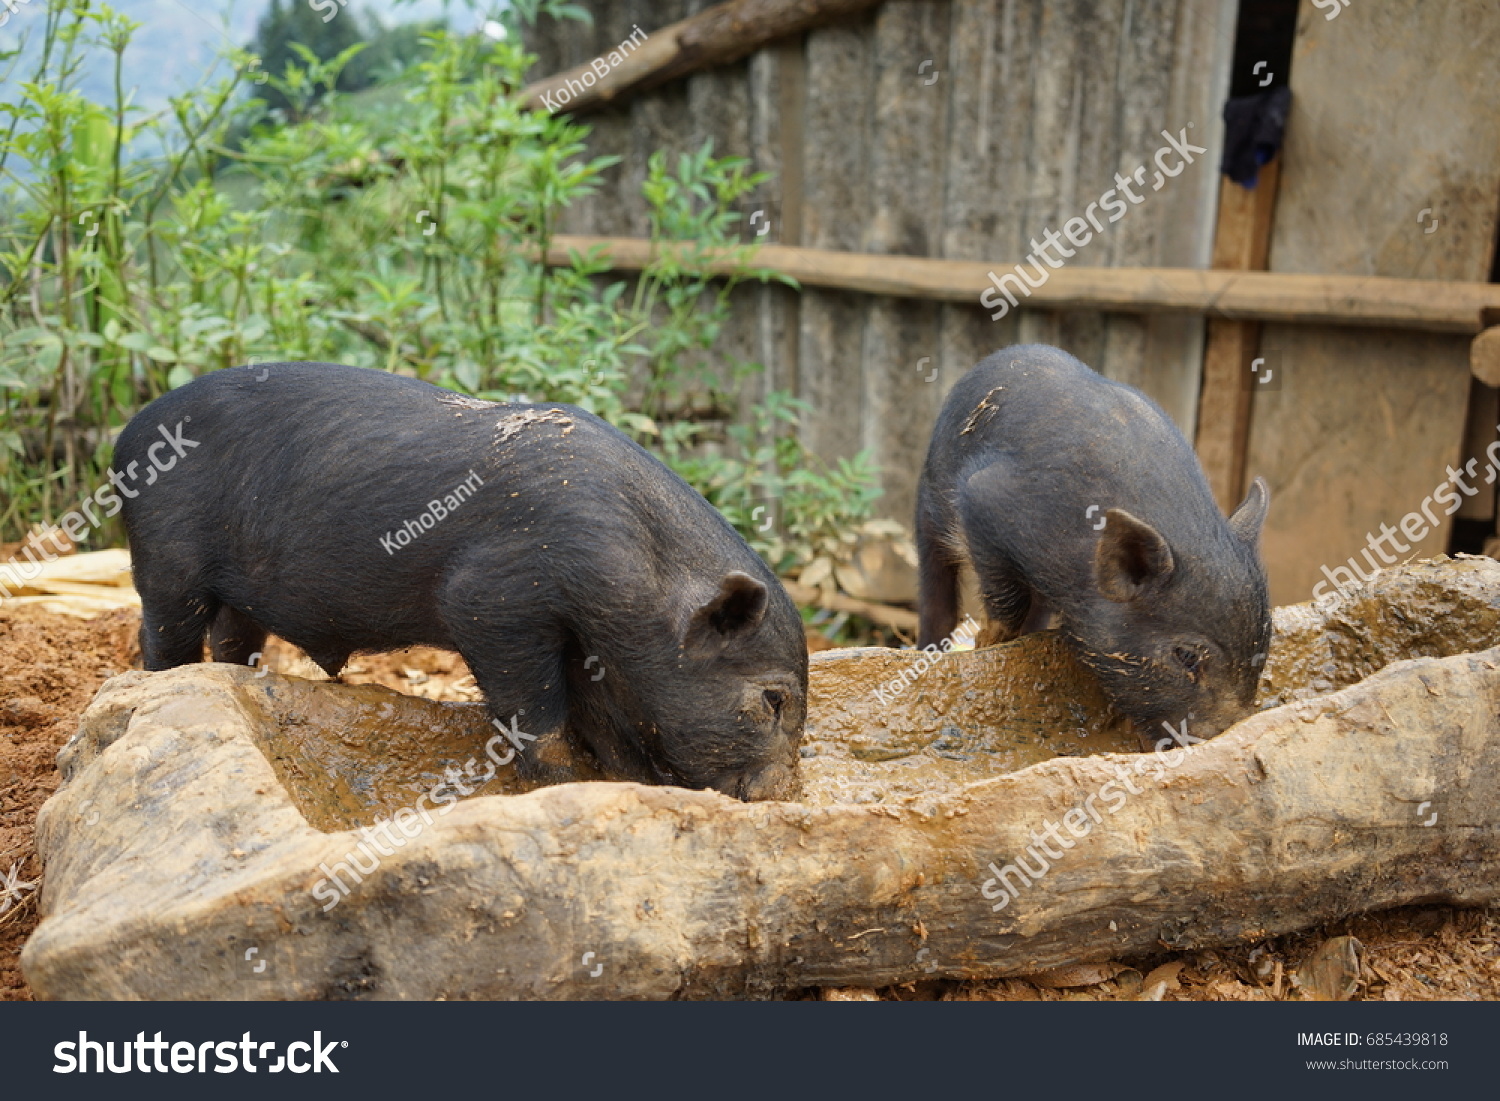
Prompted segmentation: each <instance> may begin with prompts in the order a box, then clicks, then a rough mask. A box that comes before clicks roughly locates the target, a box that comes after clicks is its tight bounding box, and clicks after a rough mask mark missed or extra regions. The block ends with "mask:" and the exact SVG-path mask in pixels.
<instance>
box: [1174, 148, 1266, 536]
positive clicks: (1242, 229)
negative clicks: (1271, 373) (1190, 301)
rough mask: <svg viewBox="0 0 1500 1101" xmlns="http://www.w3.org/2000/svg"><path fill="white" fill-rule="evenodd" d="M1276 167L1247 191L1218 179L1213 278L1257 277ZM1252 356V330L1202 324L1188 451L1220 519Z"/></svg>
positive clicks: (1236, 478) (1238, 486) (1244, 325)
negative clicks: (1193, 450)
mask: <svg viewBox="0 0 1500 1101" xmlns="http://www.w3.org/2000/svg"><path fill="white" fill-rule="evenodd" d="M1280 179H1281V160H1280V158H1279V157H1278V158H1276V159H1275V160H1273V161H1271V163H1270V164H1268V165H1266V166H1265V167H1263V168H1262V169H1261V170H1260V179H1259V180H1258V181H1257V183H1256V185H1255V187H1254V188H1244V187H1241V186H1240V185H1239V184H1237V183H1235V182H1233V181H1232V180H1230V179H1229V177H1227V176H1225V177H1223V178H1222V179H1221V180H1220V181H1219V220H1218V225H1217V227H1216V228H1215V231H1214V252H1213V267H1214V269H1215V270H1218V271H1265V270H1266V256H1267V252H1268V250H1269V247H1270V243H1271V221H1272V213H1273V211H1274V209H1275V206H1276V185H1277V184H1278V183H1279V182H1280ZM1259 349H1260V323H1259V322H1257V321H1226V320H1222V319H1219V318H1210V319H1209V321H1208V337H1207V341H1206V343H1205V346H1204V350H1203V387H1202V390H1201V391H1200V392H1199V395H1198V432H1197V439H1196V441H1195V442H1196V446H1197V450H1198V459H1199V461H1200V462H1201V463H1202V464H1203V472H1204V473H1205V474H1206V475H1207V476H1208V484H1209V485H1210V486H1211V487H1212V488H1213V491H1214V498H1215V499H1216V500H1217V501H1218V502H1219V507H1220V508H1222V509H1223V510H1224V511H1225V512H1228V511H1230V510H1231V509H1233V508H1234V507H1235V505H1237V504H1239V500H1240V496H1241V494H1243V493H1244V488H1245V452H1246V449H1247V447H1248V444H1249V440H1250V413H1251V399H1252V397H1253V396H1254V392H1253V391H1252V390H1251V388H1250V383H1251V379H1250V366H1251V362H1252V361H1253V360H1254V358H1255V356H1256V355H1257V354H1258V353H1259Z"/></svg>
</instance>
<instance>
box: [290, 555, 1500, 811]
mask: <svg viewBox="0 0 1500 1101" xmlns="http://www.w3.org/2000/svg"><path fill="white" fill-rule="evenodd" d="M1497 644H1500V563H1497V562H1495V561H1494V560H1492V559H1488V558H1470V557H1461V558H1459V559H1458V560H1456V561H1452V560H1442V559H1435V560H1431V561H1428V562H1421V563H1416V564H1413V565H1409V566H1406V567H1404V568H1401V569H1397V570H1392V571H1388V572H1386V573H1384V574H1381V575H1379V576H1378V577H1377V578H1376V579H1375V580H1374V581H1373V582H1372V583H1371V584H1369V585H1368V586H1366V587H1365V588H1363V589H1362V590H1360V591H1358V592H1356V593H1354V594H1352V595H1351V596H1349V597H1348V598H1346V599H1344V600H1343V601H1342V602H1341V603H1340V604H1339V605H1338V606H1337V607H1334V608H1331V609H1329V608H1325V609H1319V608H1317V607H1315V606H1313V605H1308V604H1303V605H1294V606H1291V607H1286V608H1278V609H1277V610H1276V613H1275V636H1274V639H1273V642H1272V650H1271V655H1270V658H1269V659H1268V661H1267V666H1266V674H1265V676H1264V677H1263V679H1262V682H1261V687H1260V692H1259V697H1258V700H1257V704H1258V706H1259V707H1260V708H1268V707H1275V706H1279V705H1281V704H1284V703H1290V702H1293V701H1295V700H1298V699H1305V698H1308V697H1311V696H1317V695H1324V694H1327V693H1329V692H1332V691H1335V690H1337V689H1339V688H1343V687H1346V686H1348V685H1350V684H1354V683H1356V682H1358V681H1359V680H1362V679H1363V678H1364V677H1366V676H1369V675H1370V674H1372V673H1374V672H1376V671H1378V670H1379V669H1381V668H1383V667H1385V666H1386V665H1388V664H1390V663H1391V662H1393V661H1399V660H1402V659H1405V658H1411V657H1419V656H1429V657H1446V656H1450V655H1452V654H1457V653H1463V652H1466V651H1475V650H1483V649H1487V648H1489V647H1491V646H1494V645H1497ZM919 663H920V665H921V671H920V672H919V673H918V672H917V669H918V668H919ZM908 670H910V671H912V674H913V675H911V676H908V677H906V678H903V677H902V674H903V672H906V671H908ZM299 671H301V670H299ZM809 682H810V683H809V691H808V725H807V732H806V736H805V739H804V744H803V750H802V755H803V759H802V773H803V796H802V801H803V802H806V803H809V804H812V805H815V806H828V805H832V804H838V803H856V804H863V803H887V804H906V805H912V806H917V807H921V806H924V805H925V804H927V803H929V802H931V801H932V800H934V799H936V798H939V797H941V796H943V795H946V794H949V793H951V792H953V791H954V790H956V789H958V788H961V787H963V786H965V785H967V784H970V783H974V782H976V781H979V780H985V779H989V778H992V777H995V776H999V775H1003V774H1005V773H1008V772H1014V771H1016V770H1018V769H1022V768H1025V767H1027V766H1029V765H1032V764H1036V763H1038V762H1040V761H1044V760H1048V759H1050V758H1053V757H1057V756H1081V755H1085V754H1093V753H1129V752H1136V751H1138V749H1139V746H1140V743H1139V741H1138V738H1137V736H1136V734H1135V732H1134V730H1133V728H1132V727H1131V726H1130V724H1129V723H1128V722H1126V721H1125V720H1123V719H1122V718H1121V717H1120V716H1119V715H1117V714H1116V713H1114V712H1113V711H1112V710H1111V709H1110V707H1109V706H1108V705H1107V703H1106V702H1105V701H1104V699H1103V697H1102V695H1101V694H1100V691H1099V688H1098V686H1097V684H1096V682H1095V681H1094V680H1093V679H1092V677H1091V676H1090V674H1088V672H1087V671H1086V670H1084V669H1083V668H1082V667H1081V666H1080V665H1079V664H1078V662H1077V661H1076V660H1075V659H1074V657H1073V656H1072V653H1071V651H1070V650H1069V649H1068V647H1067V646H1066V645H1065V643H1064V642H1063V641H1062V639H1061V637H1060V636H1059V635H1058V634H1057V633H1055V632H1050V631H1049V632H1042V633H1040V634H1036V635H1031V636H1028V637H1026V638H1023V639H1020V640H1018V641H1016V642H1013V643H1009V644H1006V645H1003V646H996V647H989V648H986V649H983V650H978V651H955V652H953V653H951V654H944V655H940V656H933V657H931V658H928V659H924V658H923V656H922V655H920V654H918V653H916V652H914V651H910V650H906V651H901V650H890V649H879V648H864V649H848V650H831V651H824V652H821V653H818V654H815V655H813V657H812V659H811V668H810V676H809ZM295 683H296V682H290V683H289V682H284V681H282V682H278V681H268V683H267V689H268V691H269V692H270V693H271V696H272V698H273V700H274V701H275V703H276V710H275V714H276V722H275V724H274V725H272V726H270V727H269V728H267V729H265V730H264V731H263V732H262V736H263V739H264V740H263V743H262V744H263V748H264V750H265V752H266V754H267V756H268V757H269V758H270V759H271V761H272V764H273V765H274V766H275V768H276V770H277V773H278V775H279V776H280V777H281V779H282V781H283V783H284V784H285V785H286V786H287V788H288V790H289V792H291V794H292V796H293V798H294V799H295V800H296V802H297V803H298V804H299V806H300V807H301V808H302V809H303V812H304V813H305V814H306V815H307V817H308V820H309V822H311V823H312V824H313V825H314V826H315V827H317V828H319V829H323V830H337V829H344V828H348V827H350V826H355V825H368V824H371V823H372V822H374V821H375V820H376V818H377V817H380V816H388V815H391V814H394V813H395V812H396V811H397V810H399V809H401V808H402V807H409V806H411V805H412V804H413V802H414V801H415V800H416V799H417V798H418V797H419V796H420V795H421V794H422V793H423V792H427V793H432V792H434V791H435V790H441V787H442V785H445V784H453V783H454V782H455V781H456V783H457V785H458V786H457V787H454V788H450V789H449V790H452V791H454V792H455V793H456V794H458V795H462V796H465V797H467V796H469V795H509V794H518V793H521V792H524V791H526V790H529V786H528V785H527V784H526V783H525V782H524V781H522V780H521V779H520V778H519V777H518V776H516V774H515V770H514V768H513V767H510V766H509V765H506V766H502V767H499V768H492V767H491V765H490V763H489V761H487V759H486V754H485V750H484V747H485V742H486V740H487V739H489V738H491V737H492V736H494V735H495V734H496V728H495V727H494V726H492V725H490V723H489V720H488V716H487V715H486V713H485V711H484V709H483V706H482V705H480V704H477V703H449V704H447V706H446V707H445V708H444V710H443V711H441V712H435V711H433V710H431V709H421V710H420V711H419V710H416V709H413V708H410V707H405V706H401V704H402V702H403V701H402V700H401V698H400V697H399V696H397V695H395V694H394V693H391V692H389V691H386V690H385V689H382V688H380V687H377V686H374V685H366V686H355V687H347V688H343V689H341V690H340V692H341V695H343V696H344V697H346V701H345V702H343V703H342V704H339V705H336V704H334V703H333V702H332V701H331V700H329V699H327V698H326V697H324V696H321V695H320V694H319V693H317V692H309V691H305V690H304V689H302V688H299V687H293V685H295ZM309 687H310V686H309ZM350 694H353V695H354V697H355V700H354V702H355V708H354V714H355V718H354V721H353V722H350V721H349V710H348V702H347V697H348V696H349V695H350ZM335 714H337V715H339V719H338V720H335V719H334V715H335ZM521 728H522V729H523V730H524V723H523V724H522V727H521ZM1189 733H1191V730H1189ZM509 748H510V747H509V744H508V743H499V744H498V745H497V747H496V753H498V754H499V755H500V757H501V758H502V760H503V759H506V758H507V753H508V751H509ZM577 774H578V778H580V779H599V778H601V777H600V776H599V775H598V774H597V773H595V772H592V771H590V770H589V769H588V768H587V767H586V766H584V765H579V766H577Z"/></svg>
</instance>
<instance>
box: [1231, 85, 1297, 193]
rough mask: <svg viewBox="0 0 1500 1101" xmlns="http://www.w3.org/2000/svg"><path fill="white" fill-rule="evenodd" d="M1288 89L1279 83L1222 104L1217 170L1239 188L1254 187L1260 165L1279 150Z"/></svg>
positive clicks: (1289, 94)
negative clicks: (1221, 147)
mask: <svg viewBox="0 0 1500 1101" xmlns="http://www.w3.org/2000/svg"><path fill="white" fill-rule="evenodd" d="M1291 106H1292V90H1291V88H1289V87H1288V86H1287V85H1285V84H1283V85H1282V86H1281V87H1279V88H1271V89H1268V90H1267V91H1264V92H1257V93H1256V94H1255V95H1253V96H1235V97H1234V98H1232V99H1230V100H1229V101H1228V102H1227V103H1225V104H1224V160H1223V163H1222V164H1220V165H1219V171H1220V172H1223V173H1224V175H1226V176H1228V177H1229V178H1230V179H1231V180H1233V181H1234V182H1235V183H1237V184H1239V185H1240V186H1241V187H1254V186H1255V179H1256V177H1257V176H1258V175H1259V174H1260V166H1261V165H1263V164H1266V163H1267V162H1269V161H1270V159H1271V158H1272V157H1274V156H1275V155H1276V151H1277V150H1278V149H1280V148H1281V140H1282V138H1283V137H1284V136H1285V135H1286V116H1287V112H1288V111H1289V110H1290V109H1291Z"/></svg>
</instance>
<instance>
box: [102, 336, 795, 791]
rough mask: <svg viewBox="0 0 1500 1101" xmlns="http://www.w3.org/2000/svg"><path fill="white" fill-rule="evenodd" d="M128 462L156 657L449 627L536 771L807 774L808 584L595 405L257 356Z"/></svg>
mask: <svg viewBox="0 0 1500 1101" xmlns="http://www.w3.org/2000/svg"><path fill="white" fill-rule="evenodd" d="M164 437H166V438H169V439H170V438H175V439H176V440H177V445H176V451H175V452H174V451H173V450H172V449H170V448H165V447H164V446H163V439H164ZM113 470H114V473H113V475H112V480H113V481H114V482H115V484H116V485H117V486H119V487H120V490H121V493H122V494H123V495H124V496H125V504H124V520H125V525H126V530H127V532H128V534H129V537H130V549H131V554H132V556H133V562H134V572H135V584H136V588H137V589H138V590H139V591H140V595H141V601H142V622H141V652H142V655H143V657H144V663H145V667H146V668H147V669H170V668H172V667H174V666H178V665H183V664H186V663H189V662H195V661H199V660H201V659H202V656H203V640H204V636H205V634H207V635H208V636H209V642H210V649H211V651H212V653H213V656H214V659H215V660H216V661H229V662H240V663H247V662H251V661H252V659H253V658H254V656H255V654H256V652H257V651H259V650H261V649H262V648H263V646H264V644H265V638H266V633H267V632H268V631H269V632H272V633H274V634H276V635H278V636H280V637H281V638H284V639H286V640H287V641H288V642H291V643H293V644H295V645H297V646H300V647H301V648H302V649H303V650H305V651H306V652H307V654H308V655H309V656H311V657H312V659H313V660H314V661H316V662H317V663H318V664H319V665H320V666H322V667H323V668H324V669H325V670H327V672H328V673H329V675H330V676H336V675H337V674H338V672H339V670H340V669H341V668H342V667H343V666H344V663H345V662H346V661H347V660H348V659H349V657H350V655H351V654H354V653H356V652H367V651H384V650H393V649H398V648H401V647H406V646H412V645H418V644H420V645H427V646H436V647H441V648H445V649H449V650H456V651H458V652H459V653H460V654H462V655H463V657H464V659H465V660H466V661H467V662H468V664H469V668H470V670H471V671H472V672H473V674H474V678H475V680H476V682H477V683H478V685H479V688H480V689H481V691H482V692H483V693H484V696H485V700H486V702H487V704H488V706H489V709H490V711H491V712H492V714H493V715H494V716H495V718H496V719H497V720H499V721H500V722H501V723H502V724H503V725H506V729H508V730H512V731H516V730H518V731H519V732H520V734H522V735H529V736H530V737H532V738H534V739H537V740H536V741H535V743H534V744H527V745H526V750H525V752H523V753H521V754H520V755H519V757H518V758H517V759H518V761H519V762H520V767H521V768H522V770H523V774H525V775H528V776H531V777H533V778H539V779H554V780H555V779H564V778H566V777H567V775H568V773H567V772H566V770H565V769H564V767H563V765H562V764H561V762H563V761H565V760H567V759H569V757H570V756H571V755H572V754H574V753H576V752H578V751H579V750H582V751H583V754H584V757H583V759H584V760H587V758H588V755H589V754H592V756H593V758H594V759H595V760H596V761H597V762H598V763H599V765H601V766H602V767H603V768H604V769H605V771H606V772H608V773H610V774H612V775H615V776H619V777H623V778H629V779H636V780H640V781H643V782H647V783H652V782H654V783H675V784H681V785H685V786H688V787H694V788H703V787H711V788H716V789H717V790H719V791H722V792H725V793H726V794H730V795H734V796H737V797H739V798H741V799H765V798H786V797H791V796H793V795H794V794H795V793H796V790H797V784H796V763H797V753H798V742H799V740H800V738H801V733H802V727H803V722H804V719H805V711H804V702H805V700H806V694H807V649H806V642H805V638H804V635H803V630H802V623H801V619H800V617H799V615H798V613H797V609H796V607H795V605H793V603H792V601H791V599H790V598H789V597H788V596H787V594H786V591H785V590H784V589H783V588H782V587H781V585H780V583H779V582H778V581H777V579H776V577H775V575H774V574H773V573H772V572H771V571H770V570H769V569H768V568H767V567H766V566H765V564H764V563H763V562H762V561H761V560H760V558H759V557H758V556H757V555H756V554H755V552H754V551H752V550H751V549H750V547H749V545H748V544H746V542H745V541H744V540H743V539H742V538H740V536H739V534H738V533H737V532H735V530H734V529H733V528H732V527H730V525H729V524H728V523H727V522H726V521H725V520H724V519H723V517H721V516H720V515H719V513H718V512H717V511H715V510H714V508H713V507H712V506H711V505H709V503H708V502H707V501H705V500H704V499H703V498H702V497H701V496H699V495H698V494H697V493H696V492H694V490H693V489H692V488H691V487H690V486H688V484H687V483H686V482H684V481H683V480H682V479H681V478H679V477H677V475H675V474H674V473H672V471H670V470H669V469H668V468H667V467H666V466H664V465H663V464H662V463H661V462H659V461H658V460H656V459H655V458H653V457H652V456H651V455H650V454H648V453H647V452H646V451H645V450H644V449H642V448H640V447H638V446H637V445H636V444H635V443H633V442H632V441H631V440H630V439H629V438H627V437H626V436H625V435H623V434H622V433H620V432H619V431H617V430H616V429H615V428H613V427H611V426H610V425H608V424H606V423H605V422H604V421H602V420H600V419H599V418H598V417H595V416H593V415H591V414H589V413H586V412H584V411H583V410H581V409H577V408H574V407H572V406H567V405H521V404H496V403H490V402H480V401H476V400H474V399H471V398H467V397H463V396H460V395H458V394H454V393H451V392H449V391H447V390H442V389H439V388H438V387H436V386H431V385H429V384H427V383H425V382H419V381H417V380H415V379H410V378H402V377H400V376H397V375H391V374H387V373H385V372H383V371H375V370H368V369H365V368H359V367H344V366H337V365H332V364H324V363H272V364H262V365H259V366H254V367H235V368H230V369H227V370H222V371H215V372H213V373H212V374H209V375H205V376H204V377H202V378H200V379H197V380H196V381H194V382H191V383H189V384H187V385H186V386H183V387H182V388H181V389H178V390H174V391H172V392H171V393H169V394H166V395H165V396H163V397H161V398H158V399H157V400H156V401H154V402H152V403H151V404H150V405H148V406H147V407H146V408H145V409H143V410H141V412H140V413H139V414H137V416H136V417H135V418H134V419H133V420H132V421H131V422H130V424H129V425H127V426H126V428H125V430H124V431H123V432H122V433H121V434H120V438H119V443H118V445H117V446H116V449H115V458H114V462H113ZM513 740H515V738H514V736H513ZM521 742H522V744H526V743H525V740H524V738H523V739H521ZM575 759H576V758H575Z"/></svg>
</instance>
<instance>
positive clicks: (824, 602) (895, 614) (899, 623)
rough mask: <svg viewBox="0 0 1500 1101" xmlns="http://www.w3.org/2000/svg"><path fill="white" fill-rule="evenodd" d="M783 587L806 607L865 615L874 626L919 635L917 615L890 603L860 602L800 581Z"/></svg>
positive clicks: (785, 584) (794, 599)
mask: <svg viewBox="0 0 1500 1101" xmlns="http://www.w3.org/2000/svg"><path fill="white" fill-rule="evenodd" d="M781 584H782V586H783V587H784V588H785V589H786V591H787V595H788V596H790V597H791V598H792V600H793V601H794V602H795V603H797V604H799V605H801V606H802V607H804V608H827V609H828V610H829V611H831V612H848V613H849V614H850V615H857V616H863V617H864V618H865V619H868V620H869V621H870V622H871V623H878V624H880V625H881V626H882V627H891V628H894V629H895V630H897V631H904V632H906V633H907V634H909V635H915V634H916V633H917V613H916V612H910V611H907V610H906V609H905V608H893V607H891V606H890V605H889V604H875V603H872V602H871V601H868V600H856V599H855V598H854V597H852V596H844V595H843V594H842V593H825V592H824V591H823V590H822V589H817V588H814V587H813V586H811V585H803V584H800V583H798V582H796V581H786V580H783V581H782V582H781Z"/></svg>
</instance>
